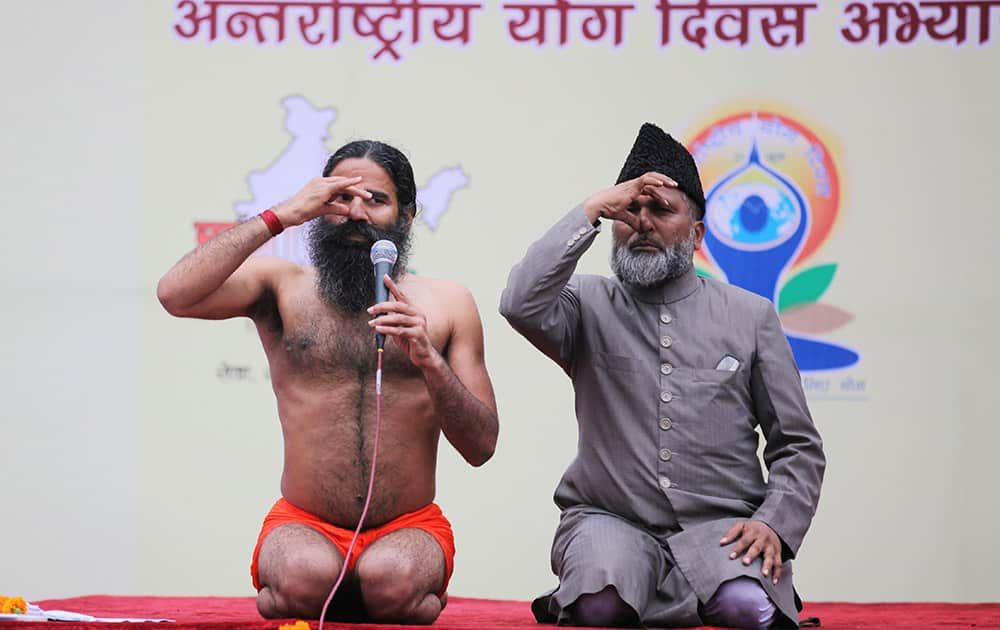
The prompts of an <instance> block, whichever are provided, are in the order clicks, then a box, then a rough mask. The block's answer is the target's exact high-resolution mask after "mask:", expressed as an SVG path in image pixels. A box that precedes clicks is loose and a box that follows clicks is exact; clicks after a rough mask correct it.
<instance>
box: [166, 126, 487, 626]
mask: <svg viewBox="0 0 1000 630" xmlns="http://www.w3.org/2000/svg"><path fill="white" fill-rule="evenodd" d="M415 212H416V186H415V184H414V179H413V171H412V169H411V167H410V164H409V162H408V161H407V159H406V157H405V156H403V154H402V153H401V152H399V151H398V150H397V149H395V148H393V147H391V146H389V145H386V144H383V143H380V142H376V141H367V140H366V141H356V142H351V143H349V144H347V145H345V146H343V147H341V148H340V149H338V150H337V151H336V152H335V153H334V155H333V156H332V157H331V158H330V160H329V162H328V163H327V166H326V169H324V172H323V176H322V177H318V178H316V179H314V180H312V181H310V182H309V183H308V184H307V185H306V186H305V187H304V188H303V189H302V190H300V191H299V192H298V193H297V194H295V196H293V197H292V198H291V199H289V200H287V201H285V202H283V203H281V204H279V205H277V206H276V207H274V208H273V209H272V210H271V212H265V213H262V216H258V217H255V218H253V219H251V220H249V221H246V222H244V223H241V224H239V225H237V226H234V227H233V228H231V229H229V230H227V231H225V232H223V233H221V234H219V235H218V236H217V237H216V238H214V239H212V240H211V241H208V242H206V243H203V244H202V245H200V246H199V247H198V248H196V249H195V250H194V251H192V252H191V253H189V254H188V255H186V256H185V257H184V258H182V259H181V260H180V261H179V262H178V263H177V264H176V265H174V267H173V268H172V269H170V271H168V272H167V273H166V275H164V276H163V278H162V279H161V280H160V283H159V286H158V288H157V295H158V297H159V299H160V301H161V303H162V304H163V306H164V308H166V310H167V311H168V312H170V313H171V314H173V315H176V316H178V317H197V318H202V319H225V318H230V317H238V316H242V317H249V318H251V319H252V320H253V322H254V324H255V325H256V327H257V331H258V333H259V335H260V340H261V343H262V344H263V346H264V351H265V353H266V355H267V360H268V363H269V366H270V373H271V384H272V387H273V389H274V394H275V396H276V398H277V406H278V416H279V418H280V420H281V429H282V434H283V436H284V447H285V451H284V455H285V457H284V471H283V474H282V478H281V494H282V498H281V499H279V500H278V502H277V503H275V505H274V507H273V508H272V510H271V512H270V513H269V514H268V515H267V518H266V519H265V521H264V527H263V529H262V531H261V534H260V538H259V540H258V542H257V548H256V549H255V550H254V558H253V565H252V568H251V573H252V576H253V579H254V586H255V587H256V588H257V589H258V595H257V608H258V610H259V611H260V613H261V614H262V615H263V616H265V617H269V618H287V617H300V618H312V619H316V618H318V617H319V615H320V611H321V609H322V607H323V603H324V601H325V600H326V598H327V596H328V594H329V591H330V588H331V587H332V586H333V583H334V581H335V580H336V578H337V576H338V575H339V573H340V570H341V568H342V566H343V563H344V555H345V552H346V550H347V547H348V545H349V543H350V540H351V537H352V535H353V530H354V529H355V528H356V527H357V525H358V522H359V519H360V517H361V513H362V509H363V507H364V503H365V499H366V495H367V490H368V477H369V469H370V465H371V461H372V459H371V458H372V452H373V451H372V449H373V441H374V440H373V438H374V431H375V426H374V425H375V394H374V380H375V375H374V371H375V356H376V352H375V342H374V334H373V333H374V332H376V331H377V332H380V333H383V334H384V335H386V337H387V338H391V339H392V342H391V343H387V344H386V347H385V354H384V362H383V372H384V378H385V380H386V381H387V382H391V384H392V386H391V387H386V388H385V393H384V396H383V400H382V425H381V437H380V444H379V445H378V457H377V460H376V461H377V467H376V471H375V485H374V491H373V493H372V498H371V504H370V507H369V510H368V514H367V516H366V518H365V521H364V524H363V530H362V532H361V535H360V537H359V538H358V541H357V543H356V544H355V547H354V550H353V552H352V554H351V558H350V559H349V562H348V564H349V567H348V569H349V573H348V579H346V580H345V583H344V585H342V586H341V588H340V590H339V591H338V595H337V597H336V598H335V599H334V601H333V604H332V605H331V608H330V610H331V613H330V615H329V616H331V617H335V618H340V619H350V620H370V621H377V622H392V623H424V624H426V623H431V622H433V621H434V620H435V619H436V618H437V616H438V614H439V613H440V612H441V609H442V607H443V606H444V603H445V602H446V598H447V595H446V589H447V584H448V579H449V578H450V576H451V572H452V559H453V555H454V539H453V537H452V532H451V527H450V525H449V523H448V521H447V520H446V519H445V517H444V516H443V515H442V514H441V510H440V509H439V508H438V507H437V505H435V504H434V503H433V500H434V493H435V467H436V460H437V447H438V439H439V436H440V434H441V433H442V432H443V433H444V435H445V437H446V438H447V439H448V441H449V442H450V443H451V444H452V445H453V446H454V447H455V448H456V449H457V450H458V451H459V453H461V454H462V456H463V457H464V458H465V459H466V460H467V461H468V462H469V463H470V464H472V465H473V466H479V465H481V464H483V463H484V462H486V461H487V460H488V459H489V458H490V457H491V456H492V454H493V450H494V448H495V446H496V439H497V429H498V425H497V414H496V401H495V398H494V395H493V388H492V385H491V383H490V378H489V375H488V374H487V371H486V366H485V363H484V359H483V334H482V325H481V323H480V319H479V313H478V310H477V308H476V304H475V302H474V300H473V298H472V295H471V294H470V293H469V291H468V290H467V289H466V288H464V287H462V286H461V285H458V284H456V283H454V282H449V281H445V280H436V279H431V278H426V277H417V276H414V275H409V274H406V273H405V271H404V270H405V268H406V267H405V264H406V253H407V250H408V247H409V233H410V227H411V225H412V223H413V217H414V214H415ZM309 221H311V225H310V227H309V229H310V243H311V245H312V262H313V266H310V267H303V266H300V265H296V264H294V263H291V262H287V261H284V260H280V259H275V258H268V257H264V256H254V257H251V254H252V253H253V252H254V251H255V250H257V249H258V248H259V247H260V246H261V245H263V244H264V243H265V242H266V241H267V240H268V239H270V238H272V236H273V235H275V234H277V233H279V232H280V231H281V230H282V229H284V228H287V227H290V226H293V225H300V224H303V223H306V222H309ZM379 239H389V240H392V241H393V242H394V243H395V244H396V246H397V249H398V250H399V258H398V259H397V261H396V263H395V265H394V266H393V269H392V272H391V274H389V276H391V278H389V277H387V278H386V279H385V283H386V286H387V287H388V288H389V290H390V293H391V297H390V300H389V301H387V302H383V303H381V304H378V305H374V306H372V305H373V303H374V301H375V292H374V286H373V284H374V283H373V267H372V263H371V261H370V258H369V252H370V249H371V246H372V244H373V243H374V242H375V241H376V240H379Z"/></svg>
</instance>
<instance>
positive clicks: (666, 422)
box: [660, 418, 674, 431]
mask: <svg viewBox="0 0 1000 630" xmlns="http://www.w3.org/2000/svg"><path fill="white" fill-rule="evenodd" d="M673 426H674V423H673V422H671V420H670V418H660V428H661V429H663V430H664V431H669V430H670V429H672V428H673Z"/></svg>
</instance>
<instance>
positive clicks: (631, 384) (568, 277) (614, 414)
mask: <svg viewBox="0 0 1000 630" xmlns="http://www.w3.org/2000/svg"><path fill="white" fill-rule="evenodd" d="M599 231H600V228H599V227H595V226H594V225H591V224H590V223H589V222H588V221H587V218H586V215H585V214H584V212H583V209H582V207H577V208H575V209H573V210H572V211H571V212H570V213H569V214H568V215H566V216H565V217H564V218H563V219H562V220H561V221H559V223H557V224H556V225H555V226H554V227H553V228H552V229H550V230H549V231H548V232H547V233H546V234H545V235H544V236H543V237H542V238H541V239H540V240H539V241H537V242H536V243H534V244H533V245H532V246H531V248H530V249H529V250H528V252H527V254H526V255H525V258H524V260H522V261H521V262H520V263H519V264H518V265H517V266H515V267H514V269H513V270H512V271H511V273H510V277H509V279H508V283H507V288H506V289H505V290H504V292H503V296H502V298H501V304H500V311H501V313H502V314H503V315H504V317H506V318H507V320H508V321H509V322H510V324H511V325H512V326H513V327H514V328H515V329H516V330H517V331H518V332H520V333H521V334H522V335H524V336H525V337H526V338H527V339H528V340H529V341H530V342H531V343H532V344H533V345H534V346H535V347H537V348H538V349H539V350H541V351H542V352H543V353H545V354H546V355H547V356H548V357H549V358H551V359H552V360H553V361H555V362H556V363H558V364H559V365H560V366H561V367H562V368H563V369H564V370H565V371H566V373H567V374H568V375H569V376H570V378H571V379H572V381H573V387H574V390H575V393H576V417H577V422H578V425H579V444H578V452H577V456H576V459H575V460H574V461H573V462H572V464H571V465H570V466H569V468H568V469H567V470H566V472H565V474H564V475H563V477H562V480H561V481H560V483H559V486H558V488H557V489H556V492H555V500H556V504H557V505H558V506H559V508H560V509H561V510H562V518H561V521H560V525H559V528H558V529H557V531H556V536H555V541H554V543H553V549H552V564H553V571H555V572H556V574H557V575H558V576H559V578H560V584H559V587H558V588H557V589H556V590H555V591H554V592H553V593H552V594H551V597H546V598H543V599H540V600H538V601H536V603H535V606H533V610H535V612H536V616H538V617H539V620H540V621H542V620H563V619H565V612H564V609H565V608H566V607H567V606H568V605H569V604H571V603H572V602H573V601H575V600H576V598H577V597H579V596H580V595H582V594H584V593H591V592H596V591H599V590H601V589H602V588H604V587H605V586H607V585H614V586H615V587H616V589H617V590H618V592H619V595H620V596H621V597H622V598H623V599H624V600H625V601H626V602H627V603H629V604H630V605H631V606H632V607H633V608H635V609H636V610H637V612H638V613H639V615H640V620H641V621H642V623H643V624H644V625H648V626H683V625H698V624H700V623H701V620H700V618H699V617H698V603H699V601H700V602H701V603H704V602H705V601H707V600H708V599H709V598H710V597H711V596H712V594H713V593H714V592H715V590H716V589H717V588H718V587H719V585H720V584H721V583H723V582H725V581H727V580H730V579H733V578H735V577H739V576H741V575H746V576H750V577H754V578H757V579H758V580H760V581H761V584H762V586H763V587H764V589H765V590H766V591H767V593H768V594H769V596H770V597H771V599H772V601H774V602H775V604H776V605H777V607H778V608H779V610H780V611H781V612H782V613H783V614H784V615H785V616H786V617H788V618H789V619H791V620H797V619H798V613H797V611H796V608H795V605H794V591H793V588H792V580H791V574H792V572H791V562H790V560H791V558H792V557H794V555H795V553H796V552H797V551H798V549H799V545H800V544H801V543H802V538H803V536H804V535H805V533H806V530H807V529H808V527H809V523H810V521H811V520H812V517H813V514H814V513H815V510H816V504H817V501H818V499H819V490H820V484H821V481H822V477H823V470H824V466H825V459H824V456H823V451H822V443H821V441H820V437H819V434H818V433H817V431H816V428H815V426H814V425H813V422H812V418H811V417H810V415H809V410H808V408H807V406H806V401H805V396H804V394H803V391H802V385H801V381H800V378H799V373H798V369H797V368H796V365H795V361H794V358H793V356H792V353H791V349H790V348H789V346H788V342H787V340H786V339H785V336H784V334H783V332H782V329H781V325H780V323H779V320H778V317H777V314H776V313H775V311H774V308H773V306H772V305H771V303H770V302H768V301H767V300H765V299H763V298H761V297H760V296H757V295H755V294H753V293H750V292H747V291H744V290H742V289H739V288H737V287H732V286H730V285H727V284H725V283H721V282H717V281H714V280H709V279H705V278H701V277H699V276H697V275H696V274H695V273H694V271H693V270H691V271H689V272H688V273H686V274H684V275H682V276H681V277H679V278H676V279H674V280H672V281H670V282H668V283H665V284H664V285H663V286H659V287H655V288H652V289H639V288H636V287H633V286H630V285H625V284H623V283H622V282H620V281H619V280H618V279H617V278H605V277H601V276H589V275H573V271H574V269H575V268H576V264H577V261H578V260H579V258H580V256H582V255H583V253H584V252H585V251H586V250H587V249H588V248H589V246H590V244H591V243H592V242H593V240H594V238H595V237H596V235H597V234H598V232H599ZM726 356H730V357H732V358H734V359H735V360H736V361H738V362H739V365H738V368H737V369H735V370H734V371H729V370H720V369H716V367H717V366H718V365H719V363H720V361H721V360H722V359H723V358H724V357H726ZM729 362H730V363H732V361H731V360H730V361H729ZM758 425H759V426H760V428H761V432H762V433H763V436H764V438H765V440H766V447H765V449H764V460H765V463H766V465H767V467H768V481H767V482H765V481H764V477H763V474H762V470H761V465H760V461H759V459H758V457H757V447H758V436H757V433H756V431H755V427H757V426H758ZM748 518H752V519H757V520H761V521H763V522H765V523H767V524H768V525H769V526H770V527H771V528H772V529H773V530H774V531H775V532H776V533H777V534H778V536H779V537H780V538H781V540H782V542H783V544H784V547H785V553H784V554H783V555H784V558H785V562H784V564H783V567H782V572H783V573H782V578H781V580H780V581H779V583H778V585H777V586H774V585H773V584H772V583H771V581H770V580H767V579H761V578H760V568H761V560H760V559H758V560H757V561H756V562H754V563H753V564H751V565H750V566H749V567H744V566H743V565H742V563H741V562H740V561H739V560H730V559H729V558H728V553H729V551H730V548H723V547H720V545H719V539H720V538H721V537H722V535H723V533H724V532H725V530H726V529H728V527H729V526H730V525H731V524H732V523H733V522H735V521H737V520H743V519H748Z"/></svg>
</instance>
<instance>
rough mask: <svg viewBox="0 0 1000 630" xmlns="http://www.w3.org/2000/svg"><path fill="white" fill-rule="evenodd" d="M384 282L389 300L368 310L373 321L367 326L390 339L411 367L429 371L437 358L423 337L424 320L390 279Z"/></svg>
mask: <svg viewBox="0 0 1000 630" xmlns="http://www.w3.org/2000/svg"><path fill="white" fill-rule="evenodd" d="M384 281H385V286H386V288H387V289H389V293H390V294H391V295H392V297H393V299H392V300H389V301H388V302H381V303H379V304H376V305H375V306H372V307H371V308H369V309H368V313H369V314H370V315H372V317H373V319H372V320H371V321H369V322H368V325H369V326H370V327H371V328H373V329H374V330H375V332H379V333H382V334H383V335H386V336H388V337H392V339H393V341H394V342H395V343H396V345H397V346H399V348H400V349H401V350H402V351H403V352H404V353H405V354H406V356H407V357H409V359H410V362H411V363H413V365H415V366H416V367H418V368H420V369H421V370H423V369H425V368H428V367H431V366H432V365H434V363H435V362H436V361H438V360H440V358H441V355H440V354H438V351H437V349H436V348H435V347H434V344H432V343H431V339H430V336H429V335H428V334H427V317H426V316H425V315H424V313H423V311H421V310H420V309H419V308H418V307H417V306H415V305H414V304H413V303H412V302H410V299H409V298H408V297H407V296H406V294H405V293H403V291H402V290H401V289H400V288H399V287H398V286H396V283H395V282H393V281H392V278H390V277H389V276H388V275H387V276H384ZM380 315H381V317H379V316H380Z"/></svg>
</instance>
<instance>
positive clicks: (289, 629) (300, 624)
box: [278, 621, 309, 630]
mask: <svg viewBox="0 0 1000 630" xmlns="http://www.w3.org/2000/svg"><path fill="white" fill-rule="evenodd" d="M278 630H309V624H308V623H306V622H305V621H296V622H295V623H283V624H281V625H280V626H278Z"/></svg>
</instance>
